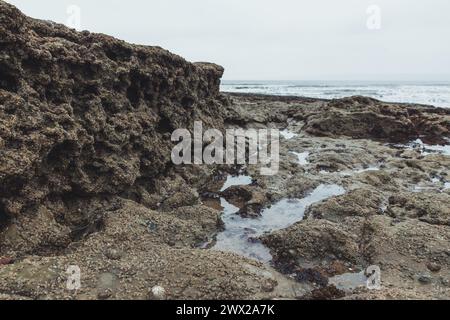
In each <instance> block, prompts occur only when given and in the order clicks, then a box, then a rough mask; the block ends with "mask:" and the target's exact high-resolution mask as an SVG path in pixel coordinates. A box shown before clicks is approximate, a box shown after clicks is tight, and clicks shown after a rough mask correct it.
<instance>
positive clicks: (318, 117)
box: [305, 97, 450, 142]
mask: <svg viewBox="0 0 450 320" xmlns="http://www.w3.org/2000/svg"><path fill="white" fill-rule="evenodd" d="M305 130H306V131H307V132H308V133H310V134H313V135H320V136H339V135H344V136H349V137H352V138H357V139H361V138H362V139H367V138H371V139H380V140H387V141H390V142H407V141H411V140H413V139H416V138H419V137H425V138H426V139H427V140H428V141H435V142H436V141H442V137H444V136H449V135H450V133H449V132H450V112H449V111H448V110H446V109H439V108H434V107H418V106H414V105H392V104H387V103H383V102H381V101H378V100H375V99H371V98H367V97H351V98H345V99H337V100H333V101H331V102H330V103H329V104H328V105H327V107H326V112H325V113H323V112H322V113H318V114H315V115H311V116H309V117H308V118H307V123H306V126H305Z"/></svg>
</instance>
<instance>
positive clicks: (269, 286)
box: [261, 280, 277, 292]
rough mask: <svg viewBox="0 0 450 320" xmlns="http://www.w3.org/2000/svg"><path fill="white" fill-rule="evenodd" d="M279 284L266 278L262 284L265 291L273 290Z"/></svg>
mask: <svg viewBox="0 0 450 320" xmlns="http://www.w3.org/2000/svg"><path fill="white" fill-rule="evenodd" d="M276 285H277V283H276V281H274V280H266V281H264V282H263V283H262V284H261V289H262V290H263V291H264V292H273V291H274V290H275V286H276Z"/></svg>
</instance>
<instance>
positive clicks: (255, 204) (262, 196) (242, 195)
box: [221, 186, 269, 217]
mask: <svg viewBox="0 0 450 320" xmlns="http://www.w3.org/2000/svg"><path fill="white" fill-rule="evenodd" d="M221 196H223V197H224V198H225V199H226V200H227V201H228V202H230V203H231V204H233V205H234V206H236V207H238V208H239V209H240V210H239V212H238V214H239V215H240V216H242V217H257V216H259V214H260V212H261V211H262V210H263V209H264V207H265V206H267V204H268V203H269V199H268V197H267V194H266V193H265V192H264V191H263V190H262V189H261V188H259V187H255V186H232V187H230V188H227V190H225V191H224V192H222V193H221Z"/></svg>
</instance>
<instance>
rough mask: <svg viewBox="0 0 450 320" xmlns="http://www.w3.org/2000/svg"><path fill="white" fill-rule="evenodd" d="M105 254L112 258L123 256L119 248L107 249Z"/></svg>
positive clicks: (116, 258) (117, 258) (118, 258)
mask: <svg viewBox="0 0 450 320" xmlns="http://www.w3.org/2000/svg"><path fill="white" fill-rule="evenodd" d="M105 255H106V257H107V258H108V259H111V260H120V258H122V252H120V251H119V250H117V249H108V250H106V252H105Z"/></svg>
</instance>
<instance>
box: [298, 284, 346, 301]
mask: <svg viewBox="0 0 450 320" xmlns="http://www.w3.org/2000/svg"><path fill="white" fill-rule="evenodd" d="M343 297H345V292H344V291H342V290H339V289H338V288H336V287H335V286H334V285H331V286H327V287H325V288H319V289H314V290H313V291H312V292H311V293H310V294H308V295H306V296H303V297H301V299H303V300H336V299H340V298H343Z"/></svg>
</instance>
